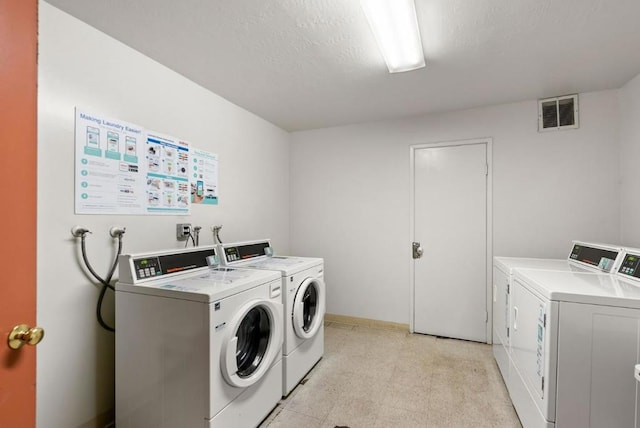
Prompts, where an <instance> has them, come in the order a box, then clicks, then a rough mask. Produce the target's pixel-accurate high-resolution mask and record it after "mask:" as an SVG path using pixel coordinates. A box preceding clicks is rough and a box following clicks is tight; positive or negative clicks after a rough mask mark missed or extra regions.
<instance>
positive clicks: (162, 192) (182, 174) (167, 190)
mask: <svg viewBox="0 0 640 428" xmlns="http://www.w3.org/2000/svg"><path fill="white" fill-rule="evenodd" d="M145 156H146V163H147V202H148V203H147V212H148V213H152V214H189V212H190V207H191V200H190V197H189V192H190V189H189V178H188V176H187V168H188V166H189V144H188V143H186V142H184V141H179V140H178V139H176V138H172V137H169V136H166V135H161V134H160V133H157V132H151V131H148V132H147V140H146V155H145Z"/></svg>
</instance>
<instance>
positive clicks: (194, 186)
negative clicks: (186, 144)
mask: <svg viewBox="0 0 640 428" xmlns="http://www.w3.org/2000/svg"><path fill="white" fill-rule="evenodd" d="M190 170H191V171H190V175H191V203H193V204H202V205H218V155H216V154H214V153H211V152H207V151H204V150H200V149H196V148H192V149H191V162H190Z"/></svg>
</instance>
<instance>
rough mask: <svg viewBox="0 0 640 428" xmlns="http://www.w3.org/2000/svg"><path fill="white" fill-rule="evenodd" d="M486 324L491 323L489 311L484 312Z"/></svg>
mask: <svg viewBox="0 0 640 428" xmlns="http://www.w3.org/2000/svg"><path fill="white" fill-rule="evenodd" d="M484 322H485V323H488V322H489V311H484Z"/></svg>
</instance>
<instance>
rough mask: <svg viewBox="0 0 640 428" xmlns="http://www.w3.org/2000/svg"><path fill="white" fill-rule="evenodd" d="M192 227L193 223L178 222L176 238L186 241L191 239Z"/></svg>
mask: <svg viewBox="0 0 640 428" xmlns="http://www.w3.org/2000/svg"><path fill="white" fill-rule="evenodd" d="M191 231H192V227H191V223H178V224H176V239H177V240H178V241H186V240H187V239H189V235H190V234H191Z"/></svg>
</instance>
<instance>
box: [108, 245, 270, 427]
mask: <svg viewBox="0 0 640 428" xmlns="http://www.w3.org/2000/svg"><path fill="white" fill-rule="evenodd" d="M216 262H217V254H216V248H215V247H213V246H211V247H196V248H194V249H182V250H169V251H162V252H154V253H145V254H131V255H122V256H120V258H119V264H120V280H119V282H118V283H117V284H116V286H115V289H116V292H115V301H116V335H115V336H116V423H117V426H118V428H145V427H154V428H155V427H167V428H169V427H180V428H182V427H223V428H226V427H255V426H258V425H259V424H260V422H261V421H262V420H263V419H264V418H265V417H266V416H267V415H268V414H269V413H270V412H271V410H272V409H273V408H274V407H275V406H276V405H277V403H278V402H279V400H280V398H281V395H282V342H283V324H282V317H283V315H282V314H283V305H282V296H281V293H282V281H281V278H280V274H279V273H277V272H271V271H259V270H250V269H236V268H230V267H216Z"/></svg>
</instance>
